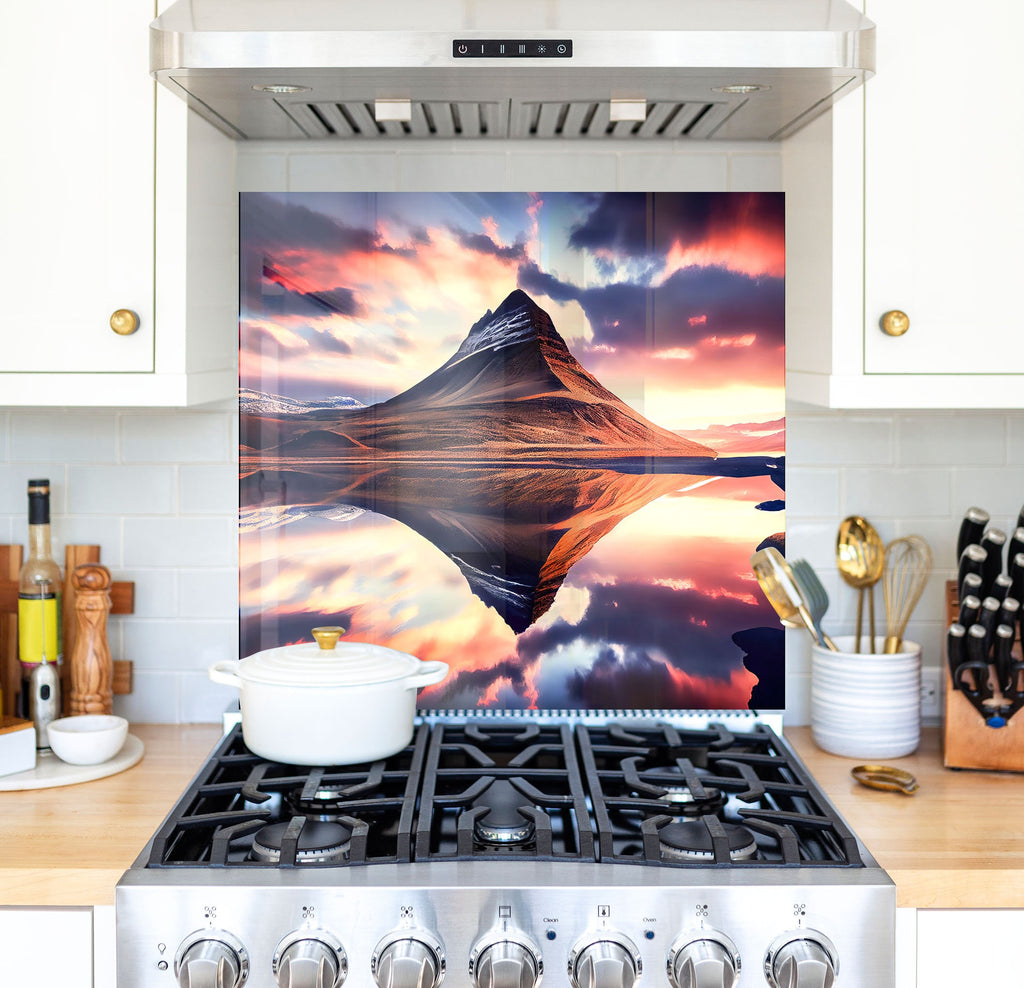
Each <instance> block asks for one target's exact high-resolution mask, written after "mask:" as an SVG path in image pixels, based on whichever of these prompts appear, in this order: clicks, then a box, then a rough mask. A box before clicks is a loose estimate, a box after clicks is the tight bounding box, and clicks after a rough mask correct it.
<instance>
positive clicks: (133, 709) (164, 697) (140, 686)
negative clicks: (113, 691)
mask: <svg viewBox="0 0 1024 988" xmlns="http://www.w3.org/2000/svg"><path fill="white" fill-rule="evenodd" d="M130 657H131V656H129V658H130ZM181 679H182V677H181V674H180V673H178V672H175V671H171V670H167V671H163V672H157V671H153V670H150V669H140V668H138V666H136V668H135V670H134V671H133V676H132V691H131V693H128V694H126V695H124V696H115V697H114V713H115V714H117V715H118V716H119V717H125V718H127V720H128V721H129V722H130V723H134V724H166V723H171V724H176V723H180V722H181ZM129 730H131V728H130V727H129Z"/></svg>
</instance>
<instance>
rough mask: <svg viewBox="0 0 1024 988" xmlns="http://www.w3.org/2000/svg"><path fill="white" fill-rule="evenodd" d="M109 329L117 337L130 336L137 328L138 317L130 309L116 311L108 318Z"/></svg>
mask: <svg viewBox="0 0 1024 988" xmlns="http://www.w3.org/2000/svg"><path fill="white" fill-rule="evenodd" d="M110 328H111V329H112V330H113V331H114V332H115V333H117V335H118V336H131V335H132V333H134V332H135V330H137V329H138V328H139V317H138V316H137V315H136V314H135V313H134V312H132V310H131V309H118V310H117V311H116V312H115V313H114V314H113V315H112V316H111V317H110Z"/></svg>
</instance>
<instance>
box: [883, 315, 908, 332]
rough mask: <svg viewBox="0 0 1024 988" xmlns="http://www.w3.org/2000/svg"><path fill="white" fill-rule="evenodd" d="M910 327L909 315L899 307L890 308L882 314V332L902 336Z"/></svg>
mask: <svg viewBox="0 0 1024 988" xmlns="http://www.w3.org/2000/svg"><path fill="white" fill-rule="evenodd" d="M908 329H910V316H908V315H907V314H906V313H905V312H900V310H899V309H892V310H890V311H889V312H887V313H886V314H885V315H884V316H882V332H883V333H888V334H889V336H902V335H903V334H904V333H905V332H906V331H907V330H908Z"/></svg>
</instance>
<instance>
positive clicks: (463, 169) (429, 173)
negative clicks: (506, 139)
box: [398, 152, 508, 192]
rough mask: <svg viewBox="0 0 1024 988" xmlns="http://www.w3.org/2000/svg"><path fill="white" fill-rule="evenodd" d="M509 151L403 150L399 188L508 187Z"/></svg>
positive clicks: (486, 189)
mask: <svg viewBox="0 0 1024 988" xmlns="http://www.w3.org/2000/svg"><path fill="white" fill-rule="evenodd" d="M507 177H508V157H507V155H505V154H501V153H496V154H486V153H475V154H460V155H459V156H458V157H457V158H456V157H453V156H452V155H450V154H443V153H442V154H415V153H412V152H410V153H408V154H403V155H401V156H400V157H399V158H398V188H399V189H401V190H402V191H403V192H404V191H410V192H419V191H421V190H433V189H439V190H442V191H444V190H446V189H459V190H460V191H463V192H489V191H491V190H493V189H502V188H504V187H505V181H506V179H507Z"/></svg>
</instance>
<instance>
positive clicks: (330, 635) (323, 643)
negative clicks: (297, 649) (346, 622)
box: [313, 625, 345, 652]
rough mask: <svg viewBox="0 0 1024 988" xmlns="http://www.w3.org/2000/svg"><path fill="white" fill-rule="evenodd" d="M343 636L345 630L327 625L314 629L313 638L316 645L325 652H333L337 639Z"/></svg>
mask: <svg viewBox="0 0 1024 988" xmlns="http://www.w3.org/2000/svg"><path fill="white" fill-rule="evenodd" d="M343 634H345V629H344V628H341V627H339V626H338V625H329V626H326V627H323V628H314V629H313V637H314V638H315V639H316V643H317V645H319V646H320V647H321V648H322V649H323V650H324V651H325V652H330V651H332V650H333V648H334V646H335V645H337V644H338V639H339V638H340V637H341V636H342V635H343Z"/></svg>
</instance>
